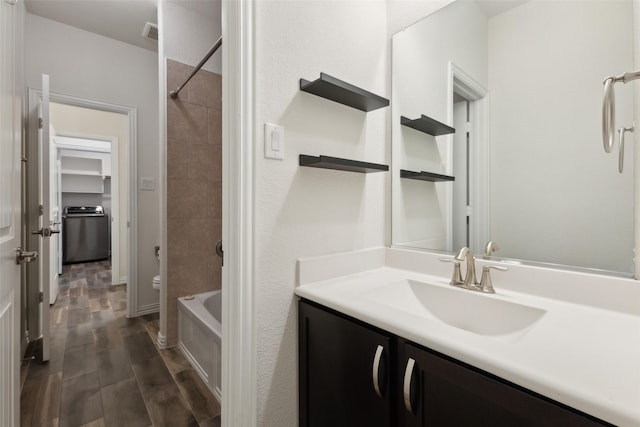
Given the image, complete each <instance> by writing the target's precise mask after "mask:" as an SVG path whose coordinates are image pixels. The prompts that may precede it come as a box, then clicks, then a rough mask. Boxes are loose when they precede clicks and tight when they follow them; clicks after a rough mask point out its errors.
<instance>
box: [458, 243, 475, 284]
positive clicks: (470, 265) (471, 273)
mask: <svg viewBox="0 0 640 427" xmlns="http://www.w3.org/2000/svg"><path fill="white" fill-rule="evenodd" d="M455 259H456V260H457V261H460V262H462V261H464V262H465V264H466V265H467V268H466V271H465V273H464V281H463V282H462V286H464V287H465V288H471V287H474V286H477V285H478V284H477V283H476V259H475V258H474V256H473V252H471V249H469V248H468V247H466V246H465V247H463V248H462V249H460V251H459V252H458V255H456V256H455Z"/></svg>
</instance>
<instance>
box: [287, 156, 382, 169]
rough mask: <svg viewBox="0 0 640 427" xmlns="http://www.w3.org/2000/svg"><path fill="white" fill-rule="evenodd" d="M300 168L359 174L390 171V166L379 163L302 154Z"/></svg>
mask: <svg viewBox="0 0 640 427" xmlns="http://www.w3.org/2000/svg"><path fill="white" fill-rule="evenodd" d="M300 166H309V167H312V168H322V169H335V170H341V171H347V172H359V173H370V172H386V171H388V170H389V166H387V165H380V164H377V163H368V162H360V161H357V160H349V159H341V158H339V157H329V156H308V155H306V154H300Z"/></svg>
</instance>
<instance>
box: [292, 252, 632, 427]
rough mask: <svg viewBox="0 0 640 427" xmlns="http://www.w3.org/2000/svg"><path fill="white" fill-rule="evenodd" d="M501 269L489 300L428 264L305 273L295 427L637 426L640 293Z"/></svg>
mask: <svg viewBox="0 0 640 427" xmlns="http://www.w3.org/2000/svg"><path fill="white" fill-rule="evenodd" d="M477 263H478V265H480V266H481V265H483V264H486V263H485V262H483V261H480V260H478V261H477ZM503 265H504V264H503ZM509 268H510V270H509V271H508V272H504V273H502V272H501V273H499V274H496V275H495V277H494V286H495V289H496V294H495V295H485V294H482V293H479V292H473V291H469V290H465V289H457V288H454V287H452V286H450V285H449V279H450V272H451V266H450V265H446V264H443V263H440V262H439V261H438V255H437V254H430V253H426V252H416V251H411V250H404V249H389V248H377V249H372V250H364V251H358V252H353V253H347V254H339V255H332V256H325V257H318V258H309V259H303V260H300V261H299V286H298V287H297V289H296V294H297V295H298V296H299V297H301V299H300V300H299V303H298V304H299V305H298V308H299V312H298V319H299V368H300V371H299V381H300V387H299V390H300V402H299V403H300V425H301V426H308V427H313V426H327V425H331V426H341V425H344V426H352V425H367V426H427V425H428V426H465V425H476V424H478V425H487V426H596V425H620V426H625V425H626V426H634V425H640V315H639V314H640V313H638V311H640V310H638V309H637V308H634V307H633V304H630V303H629V301H632V300H633V299H635V301H638V295H637V293H638V291H637V290H636V289H635V288H637V283H636V282H634V281H632V280H629V279H618V278H612V277H603V276H595V275H589V274H584V273H574V272H564V271H560V270H557V271H554V270H550V269H542V268H536V267H528V266H522V265H519V266H516V265H510V266H509ZM601 291H602V293H601ZM634 310H635V311H634Z"/></svg>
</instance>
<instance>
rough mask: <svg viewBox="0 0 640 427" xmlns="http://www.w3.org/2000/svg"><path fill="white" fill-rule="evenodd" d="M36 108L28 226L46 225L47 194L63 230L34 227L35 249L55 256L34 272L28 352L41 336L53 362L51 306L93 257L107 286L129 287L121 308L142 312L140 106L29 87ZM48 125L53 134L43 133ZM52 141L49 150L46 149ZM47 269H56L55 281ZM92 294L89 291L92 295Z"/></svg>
mask: <svg viewBox="0 0 640 427" xmlns="http://www.w3.org/2000/svg"><path fill="white" fill-rule="evenodd" d="M44 87H45V86H44V84H43V88H44ZM47 98H49V99H48V101H49V102H45V101H47ZM45 103H46V104H47V105H46V108H43V104H45ZM28 106H29V134H28V144H27V147H28V148H27V157H28V158H29V160H30V162H29V168H28V173H27V182H28V185H27V197H26V198H27V223H28V228H27V230H35V229H37V228H38V226H39V222H40V215H41V212H42V208H41V206H43V203H42V202H41V200H42V197H43V194H44V193H48V195H49V201H48V203H47V204H46V205H48V206H49V210H50V212H49V217H50V227H51V231H52V233H53V232H55V231H59V232H60V233H59V234H52V235H51V237H52V238H50V239H49V242H48V243H45V242H42V241H40V240H45V239H41V237H40V236H33V235H29V233H27V235H28V237H27V238H28V239H30V247H33V248H38V247H39V248H40V251H41V253H42V251H43V250H45V249H46V250H48V251H49V256H47V257H42V261H41V264H42V262H46V263H47V265H32V266H29V268H28V270H27V277H26V282H27V286H26V288H27V292H26V299H27V301H26V322H25V326H24V328H25V330H24V331H22V332H23V336H24V337H25V339H24V340H23V348H22V351H23V352H24V351H25V350H26V346H27V344H28V343H29V342H30V341H31V342H35V343H37V345H36V348H38V347H40V342H41V343H42V344H41V347H42V350H40V349H39V348H38V350H37V351H36V354H37V355H38V358H40V357H41V358H42V361H47V360H49V358H48V357H49V348H48V342H49V339H48V338H49V334H50V327H51V322H52V321H53V319H55V316H56V313H50V304H53V303H54V302H55V301H56V298H57V297H58V291H59V288H58V279H59V278H60V277H65V280H69V278H70V277H71V276H69V275H72V274H73V273H72V270H73V269H74V268H75V269H76V270H78V268H79V267H87V266H89V264H88V263H89V262H92V265H91V273H92V275H93V277H96V278H97V279H98V280H99V281H100V282H101V283H104V285H105V286H107V287H113V286H114V285H115V286H120V287H121V288H122V292H121V294H122V298H121V299H120V300H119V301H118V304H117V307H113V308H115V309H116V310H120V311H121V312H122V315H123V316H124V315H126V316H127V317H133V316H135V315H136V313H135V310H136V304H135V303H136V295H137V292H136V291H137V283H136V277H137V276H136V262H137V261H136V257H135V254H136V246H137V245H136V232H135V229H136V223H135V218H136V214H135V210H136V209H135V207H136V191H135V185H134V183H135V180H134V183H132V180H130V179H129V177H130V176H136V171H135V159H136V133H137V132H136V109H135V108H130V107H123V106H118V105H112V104H106V103H102V102H99V101H92V100H87V99H82V98H76V97H70V96H65V95H59V94H48V96H46V95H45V90H44V89H43V90H42V91H40V90H34V89H30V90H29V104H28ZM45 111H46V112H47V113H48V114H43V112H45ZM43 117H45V118H46V117H48V118H49V120H48V121H49V122H50V123H49V124H50V125H49V126H46V125H45V124H44V122H45V121H47V120H43V121H41V118H43ZM41 123H42V125H41ZM43 127H46V128H47V130H48V132H42V128H43ZM43 135H46V137H43ZM45 140H46V141H47V146H48V149H47V150H42V146H43V144H44V142H42V141H45ZM47 152H48V153H47ZM42 153H47V154H46V155H45V154H42ZM44 157H47V159H44ZM45 164H47V165H48V167H47V168H44V167H43V165H45ZM43 175H47V176H46V177H45V176H43ZM34 240H35V241H34ZM45 260H46V261H45ZM33 264H36V263H33ZM44 269H47V271H48V272H49V273H50V274H49V275H48V276H49V280H47V281H46V282H47V283H44V282H45V280H43V277H47V275H44V274H43V270H44ZM94 270H95V272H94ZM98 270H99V271H98ZM78 271H79V270H78ZM76 272H77V271H76ZM63 273H65V274H66V276H62V274H63ZM125 284H126V285H125ZM114 289H115V288H114ZM67 292H70V290H67ZM79 292H81V291H79ZM88 294H89V290H88V289H87V296H86V297H87V298H89V297H90V295H88ZM64 297H66V294H65V295H64ZM96 304H97V303H96ZM23 354H24V353H23Z"/></svg>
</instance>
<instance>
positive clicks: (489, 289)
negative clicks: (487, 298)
mask: <svg viewBox="0 0 640 427" xmlns="http://www.w3.org/2000/svg"><path fill="white" fill-rule="evenodd" d="M492 268H493V269H495V270H498V271H507V270H508V268H507V267H501V266H499V265H485V266H484V267H482V277H481V278H480V284H479V288H480V290H481V291H482V292H485V293H488V294H495V293H496V291H495V289H493V282H492V281H491V274H490V270H491V269H492Z"/></svg>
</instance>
